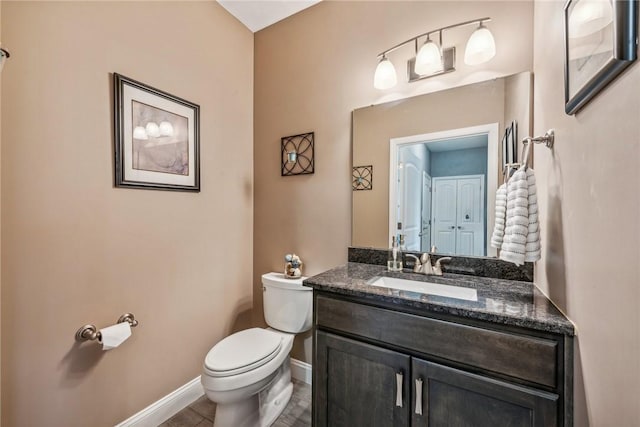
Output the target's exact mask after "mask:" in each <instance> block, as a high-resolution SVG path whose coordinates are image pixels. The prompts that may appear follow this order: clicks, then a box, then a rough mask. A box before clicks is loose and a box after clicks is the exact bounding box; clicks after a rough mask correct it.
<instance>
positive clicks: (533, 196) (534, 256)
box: [524, 168, 541, 262]
mask: <svg viewBox="0 0 640 427" xmlns="http://www.w3.org/2000/svg"><path fill="white" fill-rule="evenodd" d="M527 184H528V188H527V190H528V193H529V194H528V197H529V206H528V211H529V230H528V233H527V244H526V247H525V254H524V260H525V261H527V262H535V261H538V260H539V259H540V254H541V251H540V246H541V245H540V223H539V221H538V194H537V190H536V176H535V175H534V173H533V169H531V168H527Z"/></svg>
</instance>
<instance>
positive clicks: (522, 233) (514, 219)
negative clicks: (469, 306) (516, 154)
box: [500, 167, 529, 265]
mask: <svg viewBox="0 0 640 427" xmlns="http://www.w3.org/2000/svg"><path fill="white" fill-rule="evenodd" d="M528 234H529V183H528V181H527V172H526V171H525V170H524V167H521V168H520V169H518V170H517V171H516V172H515V173H514V174H513V176H512V177H511V179H509V182H508V183H507V221H506V225H505V230H504V237H503V241H502V248H501V251H500V259H502V260H504V261H509V262H512V263H514V264H516V265H522V264H524V259H525V252H526V244H527V235H528Z"/></svg>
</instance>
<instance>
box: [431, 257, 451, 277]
mask: <svg viewBox="0 0 640 427" xmlns="http://www.w3.org/2000/svg"><path fill="white" fill-rule="evenodd" d="M443 261H447V262H449V261H451V257H450V256H445V257H442V258H438V260H437V261H436V265H434V266H433V274H435V275H436V276H442V262H443Z"/></svg>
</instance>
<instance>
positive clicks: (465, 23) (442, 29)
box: [378, 17, 491, 58]
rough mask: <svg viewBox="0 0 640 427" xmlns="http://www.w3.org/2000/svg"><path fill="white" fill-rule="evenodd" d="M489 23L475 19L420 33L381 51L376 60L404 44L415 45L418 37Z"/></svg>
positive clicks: (482, 19) (481, 19)
mask: <svg viewBox="0 0 640 427" xmlns="http://www.w3.org/2000/svg"><path fill="white" fill-rule="evenodd" d="M489 21H491V18H490V17H486V18H477V19H472V20H470V21H464V22H460V23H457V24H453V25H447V26H446V27H441V28H436V29H435V30H431V31H427V32H426V33H422V34H418V35H417V36H414V37H411V38H410V39H409V40H405V41H403V42H402V43H398V44H397V45H395V46H393V47H392V48H389V49H387V50H385V51H383V52H382V53H379V54H378V58H380V57H382V56H384V55H386V54H387V53H391V52H393V51H394V50H396V49H399V48H401V47H402V46H404V45H405V44H407V43H411V42H412V41H414V40H415V42H416V43H418V39H419V38H420V37H424V36H426V35H429V34H433V33H437V32H438V31H440V34H441V35H442V31H444V30H450V29H451V28H457V27H464V26H465V25H471V24H476V23H481V22H489Z"/></svg>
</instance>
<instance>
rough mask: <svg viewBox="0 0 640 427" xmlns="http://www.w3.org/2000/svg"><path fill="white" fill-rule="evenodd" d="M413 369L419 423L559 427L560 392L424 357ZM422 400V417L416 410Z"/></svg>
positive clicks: (416, 422)
mask: <svg viewBox="0 0 640 427" xmlns="http://www.w3.org/2000/svg"><path fill="white" fill-rule="evenodd" d="M412 372H413V375H412V376H413V380H412V383H413V384H412V392H413V393H414V402H412V404H411V412H412V423H411V425H412V426H413V427H417V426H429V427H469V426H473V427H485V426H486V427H496V426H510V427H520V426H522V427H525V426H526V427H542V426H545V427H546V426H557V418H558V395H556V394H553V393H548V392H545V391H541V390H536V389H532V388H528V387H523V386H518V385H515V384H509V383H506V382H503V381H499V380H495V379H491V378H487V377H483V376H481V375H476V374H472V373H469V372H464V371H460V370H458V369H454V368H449V367H446V366H442V365H439V364H436V363H431V362H427V361H424V360H420V359H413V360H412ZM416 380H421V383H420V381H416ZM420 384H421V386H422V390H418V388H419V386H420ZM420 394H422V400H421V402H418V401H416V398H419V397H420ZM420 403H421V404H422V415H420V414H417V413H416V412H419V411H416V407H417V406H418V407H419V406H420Z"/></svg>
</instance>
